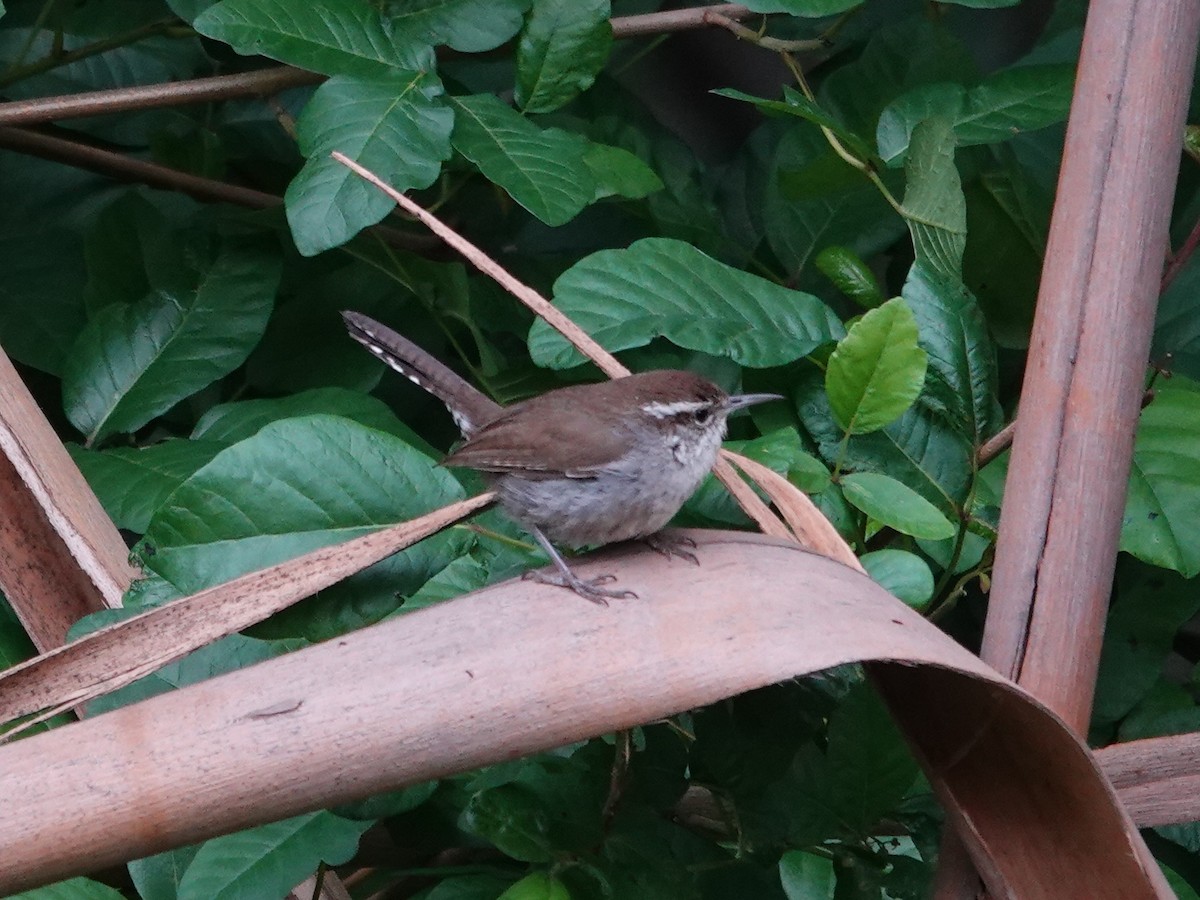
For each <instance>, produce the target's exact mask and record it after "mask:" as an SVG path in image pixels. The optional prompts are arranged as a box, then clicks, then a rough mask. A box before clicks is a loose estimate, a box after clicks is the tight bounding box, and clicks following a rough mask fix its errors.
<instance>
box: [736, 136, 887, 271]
mask: <svg viewBox="0 0 1200 900" xmlns="http://www.w3.org/2000/svg"><path fill="white" fill-rule="evenodd" d="M747 168H748V170H749V171H748V173H747V177H748V178H749V179H750V180H751V185H750V187H749V190H748V194H749V195H748V196H747V198H746V203H747V205H748V207H749V209H748V215H749V216H751V217H752V218H753V219H755V220H759V219H761V228H762V230H763V231H764V233H765V236H766V239H767V242H768V244H769V245H770V248H771V250H772V252H773V253H774V254H775V256H776V257H778V258H779V261H780V262H781V263H782V264H783V266H784V268H785V270H786V271H787V272H789V273H803V270H804V268H805V266H807V265H808V263H809V260H810V259H811V258H812V257H813V256H814V255H815V254H817V253H818V252H820V251H821V250H822V249H824V248H825V247H828V246H830V245H831V244H838V245H844V246H846V247H849V248H851V249H853V250H854V252H856V253H858V254H859V255H860V256H863V257H864V258H869V257H871V256H873V255H875V254H876V253H878V252H880V251H881V250H883V249H884V248H886V247H888V246H891V245H892V244H894V243H895V242H896V239H897V238H899V237H900V235H902V234H903V233H904V220H903V219H901V218H900V216H899V215H897V214H896V212H895V210H893V209H892V207H891V206H889V205H888V203H887V201H885V200H884V198H883V195H882V194H881V193H880V192H879V190H878V189H877V188H876V187H875V186H874V185H873V184H871V183H870V182H869V181H868V180H867V179H865V178H863V176H862V173H860V172H858V171H857V170H855V169H853V168H851V166H849V165H848V164H847V163H846V162H845V161H844V160H843V159H842V158H841V157H839V156H838V155H837V154H836V153H835V152H834V151H833V148H832V147H830V146H829V142H828V141H826V140H825V137H824V136H823V135H822V134H821V133H820V131H818V130H817V129H815V128H810V127H807V126H801V127H798V128H789V129H787V130H786V131H785V133H784V134H783V135H782V137H781V138H780V140H779V141H778V143H777V145H776V146H775V147H774V148H773V149H772V150H771V151H770V152H769V155H768V156H767V158H766V159H759V158H758V157H757V156H755V157H752V158H750V159H749V160H748V161H747ZM894 176H895V173H891V172H885V173H884V177H885V179H888V180H892V181H895V182H896V184H897V185H898V183H899V182H898V179H896V178H895V177H894ZM780 188H782V190H781V189H780Z"/></svg>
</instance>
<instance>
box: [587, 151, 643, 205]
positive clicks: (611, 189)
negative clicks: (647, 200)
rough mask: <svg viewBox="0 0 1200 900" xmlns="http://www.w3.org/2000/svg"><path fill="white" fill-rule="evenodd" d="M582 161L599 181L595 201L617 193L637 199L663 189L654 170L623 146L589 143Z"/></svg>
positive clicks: (597, 181)
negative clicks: (622, 147)
mask: <svg viewBox="0 0 1200 900" xmlns="http://www.w3.org/2000/svg"><path fill="white" fill-rule="evenodd" d="M583 162H584V165H586V166H587V167H588V169H589V170H590V171H591V173H592V177H593V178H594V179H595V180H596V196H595V199H596V200H600V199H603V198H604V197H610V196H612V195H614V194H616V195H618V196H621V197H629V198H630V199H633V200H637V199H640V198H642V197H646V196H648V195H650V194H653V193H654V192H655V191H661V190H662V189H663V183H662V179H661V178H659V177H658V175H657V174H655V172H654V170H653V169H651V168H650V167H649V166H648V165H646V164H645V163H644V162H642V161H641V160H640V159H638V157H636V156H635V155H634V154H632V153H630V152H629V151H628V150H623V149H621V148H620V147H610V146H609V145H608V144H594V143H593V144H589V145H588V148H587V151H586V152H585V153H584V155H583Z"/></svg>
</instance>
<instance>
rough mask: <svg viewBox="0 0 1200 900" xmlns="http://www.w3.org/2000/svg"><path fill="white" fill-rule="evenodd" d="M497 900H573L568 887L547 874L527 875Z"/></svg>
mask: <svg viewBox="0 0 1200 900" xmlns="http://www.w3.org/2000/svg"><path fill="white" fill-rule="evenodd" d="M496 900H571V895H570V894H569V893H568V892H567V886H566V885H565V884H563V883H562V882H561V881H559V880H558V879H557V878H554V877H553V876H551V875H549V874H547V873H546V872H534V873H532V874H530V875H526V876H525V877H524V878H522V879H521V880H520V881H518V882H517V883H516V884H514V885H513V886H512V887H510V888H509V889H508V890H507V891H505V892H504V893H503V894H501V895H500V896H499V897H497V898H496Z"/></svg>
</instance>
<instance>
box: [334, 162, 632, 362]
mask: <svg viewBox="0 0 1200 900" xmlns="http://www.w3.org/2000/svg"><path fill="white" fill-rule="evenodd" d="M331 155H332V156H333V158H334V159H336V160H337V161H338V162H340V163H341V164H342V165H343V166H345V167H346V168H348V169H349V170H350V171H351V172H353V173H354V174H355V175H357V176H358V177H359V178H362V179H363V180H365V181H369V182H370V183H371V184H373V185H375V187H377V188H379V190H381V191H383V192H384V193H385V194H387V195H388V196H389V197H391V198H392V199H393V200H395V201H396V204H397V205H398V206H399V207H400V208H401V209H403V210H404V211H405V212H407V213H409V214H410V215H412V216H415V217H416V218H417V219H419V220H420V221H421V223H422V224H423V225H424V226H425V227H426V228H428V229H429V230H430V231H432V232H433V233H434V234H436V235H437V236H438V237H440V238H441V239H442V240H443V241H445V242H446V243H447V244H449V245H450V246H451V247H453V248H454V249H455V250H457V251H458V252H459V253H461V254H462V255H463V256H465V257H466V258H467V259H468V260H470V262H471V264H472V265H474V266H475V268H477V269H479V271H480V272H482V273H483V274H485V275H487V276H488V277H489V278H491V279H492V280H493V281H495V282H496V283H497V284H498V285H500V286H501V287H502V288H504V289H505V290H506V291H508V292H509V293H510V294H512V295H513V296H514V297H516V298H517V299H518V300H520V301H521V302H522V303H524V304H525V305H526V306H528V307H529V308H530V309H531V310H532V311H533V312H534V313H535V314H536V315H538V316H540V317H541V318H543V319H545V320H546V323H547V324H548V325H549V326H550V327H551V328H554V329H555V330H556V331H558V332H559V333H560V334H561V335H562V336H563V337H565V338H566V339H567V340H568V341H570V342H571V343H572V344H574V345H575V346H576V347H577V348H578V349H579V351H580V352H581V353H583V355H584V356H586V357H587V358H588V359H590V360H591V361H592V362H594V363H595V364H596V365H597V366H599V367H600V369H601V371H603V372H604V374H605V375H607V376H608V377H609V378H621V377H622V376H624V375H628V374H629V369H627V368H625V366H623V365H622V364H621V363H619V362H618V361H617V358H616V357H615V356H613V355H612V354H611V353H609V352H608V351H607V350H605V349H604V348H603V347H601V346H600V345H599V344H598V343H596V341H595V340H593V339H592V336H591V335H589V334H588V333H587V332H586V331H584V330H583V329H582V328H580V327H579V326H578V325H576V324H575V323H574V322H572V321H571V320H570V319H569V318H567V316H565V315H563V313H562V312H561V311H560V310H559V309H558V307H556V306H554V305H553V304H552V303H551V302H550V301H549V300H547V299H546V298H545V297H543V296H542V295H541V294H539V293H538V292H537V291H535V290H534V289H533V288H531V287H529V286H528V285H526V284H523V283H522V282H521V281H520V280H519V279H517V278H515V277H514V276H512V275H510V274H509V273H508V271H507V270H505V268H504V267H503V266H501V265H500V263H498V262H496V261H495V260H494V259H492V258H491V257H490V256H488V255H487V254H486V253H484V252H483V251H482V250H480V249H479V248H478V247H476V246H475V245H474V244H472V243H471V242H470V241H468V240H467V239H466V238H464V237H463V236H462V235H461V234H459V233H458V232H457V231H455V230H454V229H453V228H451V227H450V226H449V225H447V224H445V223H444V222H443V221H442V220H441V219H439V218H438V217H437V216H435V215H434V214H433V213H431V212H429V211H428V210H427V209H425V208H424V207H423V206H421V205H419V204H417V203H414V202H413V201H412V200H410V199H408V197H406V196H404V194H402V193H400V192H399V191H398V190H396V189H395V188H394V187H392V186H391V185H390V184H388V183H387V182H386V181H384V180H383V179H382V178H380V177H379V176H378V175H376V174H375V173H374V172H372V171H370V170H369V169H364V168H363V167H362V166H360V165H359V164H358V163H356V162H355V161H354V160H352V159H350V158H349V157H348V156H346V155H345V154H343V153H340V152H338V151H336V150H335V151H334V152H333V153H332V154H331Z"/></svg>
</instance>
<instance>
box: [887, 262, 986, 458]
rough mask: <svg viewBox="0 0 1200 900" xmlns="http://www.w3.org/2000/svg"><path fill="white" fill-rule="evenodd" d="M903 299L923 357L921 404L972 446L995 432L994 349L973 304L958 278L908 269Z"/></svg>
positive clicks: (918, 266)
mask: <svg viewBox="0 0 1200 900" xmlns="http://www.w3.org/2000/svg"><path fill="white" fill-rule="evenodd" d="M903 297H904V301H905V302H906V303H907V304H908V306H909V308H910V309H911V310H912V312H913V315H914V316H915V317H916V323H917V328H918V329H919V332H920V338H919V340H920V344H921V347H922V348H923V349H924V350H925V352H926V353H927V354H928V355H929V374H928V376H927V377H926V379H925V389H924V392H923V394H922V395H921V402H922V403H924V404H926V405H928V406H929V407H930V408H932V409H934V410H935V411H937V412H939V413H941V414H942V415H944V416H945V417H946V419H947V420H948V421H950V422H951V423H952V424H954V425H956V426H958V427H959V428H961V429H962V431H963V434H965V435H966V436H967V438H969V439H970V440H971V442H972V443H974V444H976V445H978V444H981V443H983V441H984V440H985V439H987V438H989V437H991V436H992V434H994V433H995V432H996V431H997V430H999V428H1000V425H1001V422H1002V418H1003V413H1002V412H1001V409H1000V402H999V400H998V399H997V392H998V390H999V386H998V376H997V371H996V351H995V348H994V347H993V346H992V341H991V338H990V337H989V335H988V328H987V322H986V321H984V318H983V314H982V313H981V312H980V311H979V306H978V305H977V304H976V302H975V298H974V297H972V296H971V294H970V292H969V291H968V290H967V289H966V288H965V287H963V285H962V283H961V282H958V281H954V280H951V279H949V278H946V277H944V276H941V275H937V274H935V273H933V272H930V271H929V270H928V269H926V268H925V267H924V266H922V265H921V264H920V263H917V264H915V265H914V266H913V267H912V269H910V270H909V273H908V280H907V281H905V283H904V290H903Z"/></svg>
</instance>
